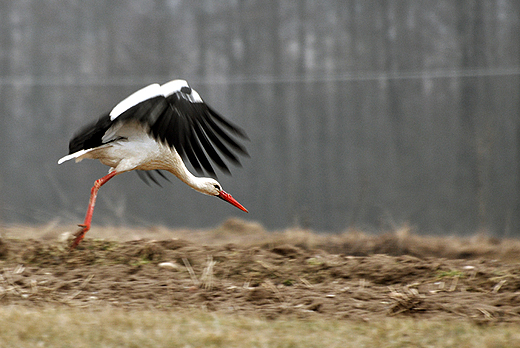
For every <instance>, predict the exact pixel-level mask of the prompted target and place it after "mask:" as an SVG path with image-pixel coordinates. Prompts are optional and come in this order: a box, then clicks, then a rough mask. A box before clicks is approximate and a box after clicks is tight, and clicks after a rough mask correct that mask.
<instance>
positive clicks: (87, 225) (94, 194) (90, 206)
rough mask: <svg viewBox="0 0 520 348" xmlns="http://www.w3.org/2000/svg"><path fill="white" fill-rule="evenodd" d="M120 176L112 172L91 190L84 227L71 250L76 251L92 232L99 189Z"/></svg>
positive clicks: (78, 233) (96, 182)
mask: <svg viewBox="0 0 520 348" xmlns="http://www.w3.org/2000/svg"><path fill="white" fill-rule="evenodd" d="M117 174H119V173H118V172H116V171H113V172H110V173H108V174H107V175H105V176H104V177H102V178H101V179H98V180H96V181H95V182H94V186H92V189H91V190H90V201H89V203H88V209H87V215H86V216H85V221H84V222H83V224H82V225H79V227H81V228H80V229H79V230H78V232H76V234H75V235H74V236H75V237H76V238H75V239H74V241H73V242H72V244H71V246H70V248H71V249H74V248H75V247H77V246H78V244H79V242H81V241H82V240H83V238H84V237H85V234H86V233H87V231H88V230H90V223H91V222H92V214H93V213H94V205H95V204H96V197H97V193H98V191H99V188H100V187H101V186H103V185H104V184H105V183H106V182H107V181H108V180H110V179H112V178H113V177H114V176H116V175H117Z"/></svg>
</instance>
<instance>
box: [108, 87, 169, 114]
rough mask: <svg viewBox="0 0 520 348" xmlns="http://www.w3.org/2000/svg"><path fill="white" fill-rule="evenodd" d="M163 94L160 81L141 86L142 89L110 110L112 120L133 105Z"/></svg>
mask: <svg viewBox="0 0 520 348" xmlns="http://www.w3.org/2000/svg"><path fill="white" fill-rule="evenodd" d="M162 94H163V93H162V90H161V86H159V84H158V83H153V84H151V85H149V86H146V87H144V88H141V89H140V90H138V91H136V92H134V93H132V94H130V95H129V96H128V97H126V98H125V99H123V100H122V101H120V102H119V104H117V105H116V106H115V107H114V108H113V109H112V111H110V114H109V116H110V121H113V120H115V119H116V118H117V117H118V116H119V115H121V114H122V113H123V112H125V111H126V110H128V109H130V108H131V107H132V106H134V105H137V104H139V103H141V102H143V101H145V100H147V99H150V98H153V97H157V96H159V95H162Z"/></svg>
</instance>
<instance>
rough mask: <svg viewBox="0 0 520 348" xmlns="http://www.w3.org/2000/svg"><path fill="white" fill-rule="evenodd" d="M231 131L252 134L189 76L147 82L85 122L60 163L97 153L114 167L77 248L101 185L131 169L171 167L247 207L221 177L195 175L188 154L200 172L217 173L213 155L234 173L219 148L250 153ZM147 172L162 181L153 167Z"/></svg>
mask: <svg viewBox="0 0 520 348" xmlns="http://www.w3.org/2000/svg"><path fill="white" fill-rule="evenodd" d="M231 135H232V136H234V137H237V138H244V139H247V136H246V134H245V132H244V131H243V130H241V129H240V128H238V127H237V126H235V125H233V124H232V123H230V122H229V121H227V120H226V119H224V118H223V117H222V116H220V115H219V114H217V113H216V112H215V111H214V110H213V109H212V108H210V107H209V106H208V105H207V104H206V103H205V102H204V101H203V100H202V98H201V97H200V96H199V94H198V93H197V92H196V91H195V90H193V89H192V88H191V87H190V86H189V85H188V83H187V82H186V81H184V80H173V81H170V82H168V83H166V84H164V85H159V84H156V83H155V84H151V85H149V86H147V87H144V88H142V89H140V90H138V91H137V92H135V93H133V94H131V95H130V96H129V97H127V98H126V99H124V100H122V101H121V102H120V103H119V104H117V105H116V106H115V107H114V108H113V109H112V110H111V111H110V112H109V113H107V114H105V115H103V116H101V117H100V118H99V119H98V120H97V122H94V123H92V124H89V125H87V126H85V127H84V128H83V129H81V130H80V131H79V132H78V133H77V134H76V135H75V136H74V137H73V138H72V140H71V141H70V143H69V154H68V155H67V156H65V157H62V158H61V159H60V160H59V161H58V164H61V163H63V162H65V161H68V160H70V159H73V158H74V159H75V160H76V162H79V161H81V160H82V159H84V158H91V159H98V160H100V161H101V163H103V164H105V165H107V166H110V170H109V172H108V174H107V175H105V176H104V177H102V178H100V179H98V180H96V181H95V183H94V186H93V187H92V190H91V193H90V202H89V205H88V209H87V214H86V216H85V221H84V223H83V224H81V225H79V226H80V229H79V230H78V232H77V233H76V234H75V239H74V241H73V242H72V244H71V248H75V247H76V246H77V245H78V244H79V243H80V242H81V240H82V239H83V238H84V237H85V233H86V232H87V231H88V230H89V229H90V224H91V221H92V213H93V212H94V205H95V202H96V196H97V193H98V190H99V188H100V187H101V186H103V185H104V184H105V183H106V182H107V181H108V180H110V179H112V178H113V177H114V176H116V175H117V174H121V173H124V172H128V171H130V170H135V169H137V170H144V171H150V170H157V171H159V170H167V171H169V172H171V173H173V174H174V175H175V176H177V177H178V178H179V179H180V180H182V181H183V182H184V183H186V184H188V185H189V186H190V187H192V188H193V189H195V190H196V191H199V192H201V193H204V194H207V195H210V196H216V197H219V198H221V199H223V200H225V201H227V202H229V203H231V204H233V205H234V206H235V207H237V208H239V209H241V210H243V211H245V212H247V209H246V208H244V207H243V206H242V205H241V204H240V203H238V201H236V200H235V199H234V198H233V197H231V195H230V194H228V193H226V192H225V191H224V190H222V186H221V185H220V184H219V183H218V182H217V181H216V180H215V179H213V178H205V177H196V176H194V175H193V174H191V173H190V172H189V171H188V169H187V168H186V166H185V164H184V162H183V158H184V159H187V160H188V161H189V162H190V163H191V165H192V166H193V167H194V168H195V170H197V172H199V173H200V172H203V170H204V171H206V172H207V173H209V174H210V175H211V176H214V177H215V176H216V175H215V171H214V170H213V168H212V166H211V164H210V162H209V159H211V160H212V161H213V162H214V163H215V164H216V165H217V166H218V167H219V168H220V169H221V170H222V171H224V172H225V173H227V174H229V169H228V167H227V166H226V164H225V163H224V161H223V160H222V158H221V157H220V156H219V154H218V153H217V151H216V149H218V150H219V151H220V153H221V154H223V155H224V156H225V157H226V158H227V159H228V160H230V161H231V162H233V163H235V164H237V165H240V162H239V160H238V158H237V154H240V155H246V156H247V155H248V154H247V151H246V149H245V148H244V147H243V146H242V145H240V144H239V143H237V141H236V140H235V139H233V137H231ZM208 157H209V159H208ZM138 173H139V172H138ZM145 173H146V174H148V176H149V177H150V178H151V179H152V180H153V181H154V182H156V181H155V179H154V178H153V177H152V176H151V174H150V172H145ZM159 173H160V172H159ZM160 174H161V175H162V173H160ZM140 176H141V175H140ZM141 178H142V179H144V177H143V176H141Z"/></svg>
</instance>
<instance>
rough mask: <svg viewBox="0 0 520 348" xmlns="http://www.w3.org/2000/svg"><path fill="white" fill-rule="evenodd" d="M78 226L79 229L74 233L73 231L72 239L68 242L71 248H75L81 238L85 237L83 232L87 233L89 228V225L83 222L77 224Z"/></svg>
mask: <svg viewBox="0 0 520 348" xmlns="http://www.w3.org/2000/svg"><path fill="white" fill-rule="evenodd" d="M78 226H79V227H80V229H79V230H78V231H77V232H76V233H74V240H73V241H72V243H71V244H70V249H71V250H72V249H76V247H77V246H78V244H79V243H80V242H81V241H82V240H83V238H85V234H86V233H87V231H88V230H89V229H90V226H87V225H85V224H79V225H78Z"/></svg>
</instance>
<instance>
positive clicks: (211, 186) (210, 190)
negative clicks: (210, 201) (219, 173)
mask: <svg viewBox="0 0 520 348" xmlns="http://www.w3.org/2000/svg"><path fill="white" fill-rule="evenodd" d="M200 191H201V192H202V193H205V194H207V195H210V196H216V197H218V198H220V199H222V200H224V201H226V202H228V203H230V204H232V205H234V206H235V207H237V208H238V209H240V210H243V211H245V212H246V213H249V212H248V211H247V209H246V208H244V207H243V206H242V204H240V203H238V201H237V200H236V199H234V198H233V197H232V196H231V195H230V194H229V193H227V192H226V191H224V190H223V189H222V186H220V184H219V183H218V181H217V180H215V179H211V178H206V179H205V180H204V181H203V182H202V183H201V185H200Z"/></svg>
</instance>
